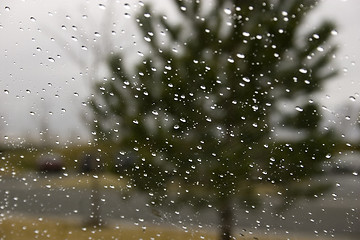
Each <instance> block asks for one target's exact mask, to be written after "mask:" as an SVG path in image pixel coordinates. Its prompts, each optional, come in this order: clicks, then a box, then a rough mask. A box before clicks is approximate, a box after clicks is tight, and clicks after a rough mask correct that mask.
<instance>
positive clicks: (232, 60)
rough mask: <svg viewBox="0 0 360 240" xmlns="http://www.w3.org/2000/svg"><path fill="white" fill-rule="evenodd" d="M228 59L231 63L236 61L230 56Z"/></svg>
mask: <svg viewBox="0 0 360 240" xmlns="http://www.w3.org/2000/svg"><path fill="white" fill-rule="evenodd" d="M227 61H228V62H229V63H234V62H235V61H234V59H232V58H231V57H229V58H228V59H227Z"/></svg>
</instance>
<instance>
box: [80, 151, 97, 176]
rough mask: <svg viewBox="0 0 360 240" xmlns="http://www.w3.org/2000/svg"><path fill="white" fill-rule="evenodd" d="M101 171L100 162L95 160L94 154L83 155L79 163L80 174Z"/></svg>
mask: <svg viewBox="0 0 360 240" xmlns="http://www.w3.org/2000/svg"><path fill="white" fill-rule="evenodd" d="M101 169H102V165H101V163H100V160H99V159H98V158H96V156H95V155H94V154H91V153H85V154H84V155H83V156H82V158H81V162H80V172H82V173H91V172H96V171H100V170H101Z"/></svg>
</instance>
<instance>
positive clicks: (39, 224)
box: [0, 215, 330, 240]
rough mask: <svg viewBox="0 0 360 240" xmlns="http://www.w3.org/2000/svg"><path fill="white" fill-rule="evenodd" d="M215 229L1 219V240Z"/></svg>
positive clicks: (177, 234)
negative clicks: (101, 226) (94, 224)
mask: <svg viewBox="0 0 360 240" xmlns="http://www.w3.org/2000/svg"><path fill="white" fill-rule="evenodd" d="M216 230H217V229H207V230H205V229H188V228H181V227H174V226H170V225H169V226H165V225H161V226H158V225H156V226H155V225H147V224H143V225H135V224H131V223H127V222H120V223H116V224H112V225H110V224H109V225H107V226H106V227H103V228H88V227H84V226H83V225H82V223H81V221H77V220H76V219H56V218H54V217H48V218H36V217H33V216H14V215H11V216H5V217H4V216H3V217H2V218H0V239H1V240H33V239H34V240H45V239H46V240H49V239H51V240H101V239H104V240H108V239H109V240H140V239H141V240H197V239H199V240H202V239H207V240H217V239H218V233H217V232H216ZM250 239H251V240H254V239H261V240H285V239H291V240H305V239H306V240H310V239H317V240H325V239H330V238H322V237H315V236H281V235H274V236H271V234H269V235H257V234H246V235H245V236H240V234H238V235H237V238H234V240H250Z"/></svg>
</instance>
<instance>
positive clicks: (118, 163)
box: [115, 152, 136, 173]
mask: <svg viewBox="0 0 360 240" xmlns="http://www.w3.org/2000/svg"><path fill="white" fill-rule="evenodd" d="M135 159H136V155H135V154H134V153H132V152H128V153H125V154H124V153H118V154H117V155H116V156H115V171H116V172H117V173H123V172H125V171H128V169H130V168H132V166H133V165H134V162H135Z"/></svg>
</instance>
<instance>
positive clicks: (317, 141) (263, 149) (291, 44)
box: [91, 0, 336, 208]
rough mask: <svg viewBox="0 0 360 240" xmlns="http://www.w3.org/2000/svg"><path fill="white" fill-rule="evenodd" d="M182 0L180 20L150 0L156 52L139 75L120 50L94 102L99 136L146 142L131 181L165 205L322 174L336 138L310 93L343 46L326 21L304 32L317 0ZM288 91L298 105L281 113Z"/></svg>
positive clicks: (148, 19)
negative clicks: (282, 131)
mask: <svg viewBox="0 0 360 240" xmlns="http://www.w3.org/2000/svg"><path fill="white" fill-rule="evenodd" d="M174 3H175V4H176V6H177V9H178V10H179V12H178V13H179V18H180V19H179V20H178V21H177V22H178V23H177V24H175V23H174V22H172V21H169V19H168V17H164V16H158V15H155V14H153V12H152V10H151V8H150V7H149V6H146V7H144V11H143V12H142V13H140V14H139V17H138V19H137V22H138V23H139V30H140V31H141V33H142V34H143V37H144V38H145V39H147V42H148V43H147V46H148V51H149V54H148V55H147V56H145V57H144V59H143V60H142V61H141V62H139V63H138V64H137V65H136V66H135V74H132V73H131V71H128V70H127V69H126V68H125V66H124V62H123V61H124V59H125V58H124V57H123V56H121V55H112V56H111V57H110V59H109V67H110V69H111V78H108V80H107V81H103V82H100V83H99V85H97V86H96V88H95V93H94V97H93V98H92V102H91V103H92V104H91V106H92V109H93V112H94V119H95V121H94V122H95V124H94V126H93V129H92V130H93V131H95V132H96V133H97V135H96V136H97V140H98V141H101V140H103V139H105V140H111V141H116V142H118V143H119V146H120V148H121V150H122V151H135V152H136V153H137V156H138V160H137V161H136V162H135V165H134V168H133V170H132V171H130V172H129V173H128V174H129V178H130V179H131V180H132V183H133V186H134V187H136V188H137V189H141V190H144V191H146V192H147V193H148V194H149V196H150V198H151V199H152V201H153V202H154V203H155V202H156V203H158V204H160V205H167V204H171V205H174V204H175V203H187V204H190V205H194V206H207V205H212V206H214V207H217V208H221V206H222V202H224V201H226V202H232V201H233V200H235V199H237V200H240V202H241V203H242V204H244V205H249V204H248V203H255V202H256V200H258V198H257V196H258V195H257V193H258V187H257V186H262V184H264V183H270V184H272V185H273V186H276V187H277V188H283V189H285V190H286V189H291V186H292V185H294V186H295V185H296V186H298V185H299V183H302V182H303V181H304V182H306V181H307V180H308V179H310V178H311V177H313V176H317V175H318V174H321V173H322V171H321V164H322V162H323V161H324V160H326V159H327V158H326V156H327V154H328V153H329V152H331V151H332V145H331V144H330V143H328V141H329V138H328V135H327V134H328V133H324V131H322V130H321V129H320V122H321V117H322V114H321V112H320V111H319V108H318V106H317V104H316V103H314V102H313V101H309V100H310V99H312V97H313V95H314V94H315V93H316V92H317V91H319V90H320V89H321V87H322V86H323V84H324V81H325V80H327V79H328V78H329V77H331V76H333V75H334V74H335V73H336V70H334V69H333V68H332V66H331V64H330V63H331V59H332V57H333V53H334V52H335V50H336V48H335V47H334V46H333V45H332V44H331V39H330V38H331V33H332V31H333V29H334V26H333V25H332V24H331V23H329V22H324V23H322V24H320V25H318V26H315V28H312V30H311V32H310V33H308V34H305V35H301V34H300V29H301V27H302V26H303V25H302V24H303V23H304V20H305V17H306V16H307V14H308V13H309V11H310V10H312V9H313V7H314V6H315V1H307V0H306V1H305V0H304V1H300V0H291V1H290V0H288V1H284V0H283V1H281V0H279V1H270V0H264V1H235V0H233V1H230V0H221V1H220V0H217V1H213V2H212V3H211V4H209V5H207V6H205V4H203V3H200V1H174ZM301 31H303V30H301ZM162 33H165V35H166V36H165V37H164V36H163V34H162ZM163 42H165V44H163ZM285 101H286V102H289V101H291V102H293V103H295V102H296V104H298V108H299V109H300V112H299V111H296V110H295V108H294V111H293V112H291V113H289V112H286V113H284V112H282V111H281V105H282V104H283V103H284V102H285ZM280 129H286V130H289V131H291V133H293V132H295V133H296V132H301V133H302V134H301V136H300V138H299V137H291V134H290V137H289V136H288V135H289V134H288V135H281V134H280V136H279V130H280ZM325 140H326V141H325ZM285 190H284V191H285ZM309 191H313V189H311V190H309ZM285 192H286V191H285ZM298 193H301V195H302V196H308V195H309V194H308V193H307V192H306V190H304V191H303V190H301V191H300V190H299V191H298ZM284 195H285V194H284ZM185 200H186V201H185ZM236 202H237V203H238V202H239V201H236ZM204 203H207V204H204Z"/></svg>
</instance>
